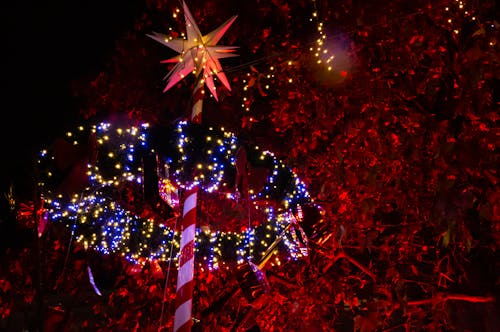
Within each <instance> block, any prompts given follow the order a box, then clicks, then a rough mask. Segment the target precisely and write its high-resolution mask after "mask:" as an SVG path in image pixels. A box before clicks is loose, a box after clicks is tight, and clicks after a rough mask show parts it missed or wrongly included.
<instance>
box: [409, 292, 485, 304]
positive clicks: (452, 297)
mask: <svg viewBox="0 0 500 332" xmlns="http://www.w3.org/2000/svg"><path fill="white" fill-rule="evenodd" d="M445 301H465V302H472V303H493V302H495V298H494V297H493V296H474V295H465V294H445V293H438V294H437V295H436V296H434V297H431V298H430V299H423V300H417V301H409V302H407V304H406V305H407V306H419V305H427V304H435V303H439V302H445Z"/></svg>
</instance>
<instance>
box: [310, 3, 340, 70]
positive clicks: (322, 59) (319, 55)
mask: <svg viewBox="0 0 500 332" xmlns="http://www.w3.org/2000/svg"><path fill="white" fill-rule="evenodd" d="M313 4H314V8H315V9H314V11H313V13H312V15H311V18H310V19H309V20H310V21H311V22H314V23H317V30H318V38H317V39H316V45H314V46H311V47H310V48H309V50H310V51H311V52H312V53H314V56H315V57H316V62H317V63H318V64H325V65H326V68H327V70H328V71H331V70H332V69H333V67H332V65H333V59H335V55H334V54H333V53H332V52H331V51H330V50H329V49H328V47H326V45H325V42H326V40H327V38H328V37H327V35H326V32H325V30H324V27H323V22H322V21H319V20H318V12H317V10H316V1H314V0H313Z"/></svg>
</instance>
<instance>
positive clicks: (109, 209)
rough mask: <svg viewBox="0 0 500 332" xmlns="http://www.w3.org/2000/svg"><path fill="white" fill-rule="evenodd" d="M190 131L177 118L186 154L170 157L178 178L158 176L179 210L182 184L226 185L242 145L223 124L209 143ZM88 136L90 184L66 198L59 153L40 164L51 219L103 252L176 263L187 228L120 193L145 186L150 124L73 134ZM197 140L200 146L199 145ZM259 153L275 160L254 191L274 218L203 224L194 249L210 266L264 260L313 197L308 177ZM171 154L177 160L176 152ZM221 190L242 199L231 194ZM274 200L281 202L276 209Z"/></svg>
mask: <svg viewBox="0 0 500 332" xmlns="http://www.w3.org/2000/svg"><path fill="white" fill-rule="evenodd" d="M189 132H190V131H189V130H188V124H187V123H186V122H180V123H179V124H178V126H177V130H176V133H175V135H176V136H175V138H174V141H175V142H177V143H178V145H177V152H178V154H179V155H180V157H179V158H178V160H177V161H176V162H171V166H172V169H174V172H172V174H171V176H172V181H170V179H168V178H161V179H159V193H160V196H161V197H162V198H163V199H164V200H165V201H167V197H168V199H170V201H169V204H170V205H172V206H174V207H176V208H178V204H179V201H178V196H177V190H178V188H183V189H188V188H190V187H192V186H193V185H198V186H199V187H200V188H201V189H202V190H204V191H205V192H207V193H214V192H216V191H219V190H221V189H226V190H227V189H228V185H227V183H225V182H224V180H225V178H224V175H225V173H224V169H225V168H226V169H227V168H228V167H230V166H231V165H232V166H234V164H235V154H236V151H237V147H238V142H237V139H236V137H235V136H234V135H233V134H231V133H229V132H226V131H224V129H223V128H221V129H220V130H219V131H216V130H214V129H212V128H209V130H208V135H207V136H205V137H204V138H202V140H203V142H204V144H203V147H200V146H199V144H198V143H199V142H197V141H196V139H194V138H193V135H190V134H189ZM89 134H93V135H95V140H96V142H97V143H98V147H97V150H98V151H97V152H98V156H99V158H98V160H97V161H96V163H95V164H93V165H89V166H88V173H87V175H88V178H89V183H90V185H89V186H88V187H87V188H85V189H84V190H82V191H81V192H80V193H78V194H75V195H73V196H72V197H64V195H62V194H60V193H57V190H56V189H55V188H53V187H52V186H51V179H52V178H53V177H57V176H55V174H56V173H57V171H56V170H55V169H54V167H55V166H54V155H53V153H52V152H53V151H48V150H43V151H41V153H40V159H39V165H40V169H41V170H45V173H44V176H42V179H44V180H45V181H42V182H41V183H40V187H41V189H42V192H43V199H44V201H45V202H46V203H47V204H46V209H47V212H48V213H49V216H50V220H51V221H54V222H62V223H64V224H65V225H67V226H68V227H69V228H71V229H72V230H73V231H74V232H75V236H76V237H75V238H76V239H77V241H78V242H80V243H82V244H83V245H84V246H85V247H86V248H87V247H90V248H94V249H96V250H97V251H99V252H102V253H104V254H109V253H112V252H118V253H120V254H121V255H122V256H123V257H125V258H126V259H127V260H129V261H131V262H134V263H139V264H144V263H145V262H146V261H148V260H162V261H168V260H170V259H172V260H173V261H174V262H175V263H176V264H177V262H178V251H179V247H180V238H179V237H180V232H177V231H174V230H172V229H170V228H169V227H168V226H167V225H166V224H165V223H164V221H163V220H162V221H158V220H154V219H152V218H146V217H142V216H139V215H137V214H135V213H133V212H131V211H128V210H127V208H126V207H125V206H124V205H123V206H122V203H121V200H120V199H117V197H118V196H120V195H123V192H124V188H129V189H130V190H132V192H133V193H136V192H140V190H141V188H142V184H143V167H142V156H143V155H144V154H145V153H148V152H151V151H154V149H151V148H150V147H148V142H149V140H148V125H147V124H145V125H141V126H138V127H130V128H125V129H124V128H114V126H112V125H110V124H108V123H102V124H100V125H98V126H93V127H91V129H90V132H89V131H86V130H84V128H83V127H79V128H78V131H77V132H76V133H68V134H67V138H70V139H71V140H72V141H73V145H80V144H82V142H88V138H89ZM192 143H194V144H195V146H196V149H197V150H196V151H193V150H192V149H193V148H194V147H191V146H190V145H191V144H192ZM200 148H201V149H202V150H203V151H205V154H204V155H201V154H200V153H199V149H200ZM254 152H257V155H258V158H257V159H258V160H260V161H265V162H266V163H267V164H269V165H272V169H271V170H270V171H271V175H270V176H269V178H268V180H267V184H266V186H265V187H264V189H263V190H262V191H261V192H258V193H255V192H254V190H252V189H250V190H249V194H250V198H251V201H252V203H253V206H254V207H255V209H258V210H259V211H261V212H264V213H265V215H266V216H267V220H266V222H265V223H263V224H261V225H258V226H256V227H253V228H251V227H248V228H246V229H244V230H243V231H242V232H240V233H238V232H221V231H214V230H210V229H209V228H208V229H207V228H205V229H201V228H198V229H197V231H196V232H197V235H196V245H195V252H196V255H197V257H198V258H199V260H201V261H202V262H203V263H204V264H205V266H206V267H208V269H217V268H220V267H221V266H227V265H226V263H227V262H229V261H232V262H237V263H241V262H243V261H245V260H249V259H257V260H258V259H259V258H261V257H262V255H263V254H264V252H265V251H266V249H267V247H268V246H269V244H270V243H272V242H273V241H274V240H275V239H276V238H277V237H278V235H279V234H280V233H282V231H283V229H284V228H285V227H286V224H287V223H289V222H293V220H291V219H290V218H291V217H290V216H291V214H290V212H289V211H290V208H291V207H292V206H294V207H295V206H299V204H306V203H309V202H310V197H309V194H308V193H307V190H306V187H305V185H304V183H303V182H301V181H300V180H299V179H298V177H297V176H296V175H295V174H294V173H293V172H292V171H291V169H289V168H288V167H286V166H285V165H283V164H282V163H281V162H280V161H279V160H278V159H277V158H276V157H275V156H274V154H272V153H271V152H268V151H263V152H260V150H259V148H258V147H256V148H255V151H254ZM188 153H195V154H197V155H198V157H199V159H200V160H202V161H203V160H205V162H204V163H203V162H201V163H199V162H198V160H197V161H195V162H194V163H193V162H190V160H191V159H193V158H192V157H191V155H189V154H188ZM194 159H195V158H194ZM167 160H176V159H175V158H170V157H169V158H167ZM47 168H48V169H47ZM167 168H168V165H167ZM185 173H187V174H185ZM168 175H169V173H168V172H167V177H168ZM189 177H190V178H192V179H193V180H192V181H191V182H189V180H187V179H188V178H189ZM283 179H286V181H283ZM283 183H285V184H283ZM52 184H53V183H52ZM176 187H177V188H176ZM219 196H221V197H224V198H225V199H233V200H234V199H237V198H236V197H235V195H233V194H232V193H230V192H227V193H225V194H223V195H219ZM272 201H274V203H273V202H272ZM273 206H276V207H277V208H276V212H275V209H274V207H273ZM283 245H284V248H288V249H287V250H288V252H289V253H290V257H292V258H293V259H296V258H298V257H300V255H305V254H307V253H305V252H302V253H300V252H299V251H297V246H298V245H297V243H295V241H293V240H292V241H290V240H289V239H285V241H283ZM171 250H173V252H171ZM174 253H177V254H174ZM273 264H274V263H273ZM276 264H278V263H277V261H276Z"/></svg>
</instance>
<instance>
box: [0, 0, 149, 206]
mask: <svg viewBox="0 0 500 332" xmlns="http://www.w3.org/2000/svg"><path fill="white" fill-rule="evenodd" d="M142 6H143V3H142V1H136V0H133V1H130V0H127V1H118V0H106V1H99V0H78V1H68V0H65V1H64V0H57V1H48V2H47V1H15V2H8V3H5V4H3V5H2V7H3V9H2V10H1V12H2V14H1V15H2V18H1V21H2V25H4V26H3V27H2V33H3V35H4V36H3V38H2V40H3V41H2V44H3V46H4V47H3V48H2V49H3V51H2V53H3V58H4V60H3V61H2V67H3V68H2V75H1V76H2V81H3V82H2V86H3V88H2V90H3V91H2V95H3V97H2V110H1V121H0V123H1V137H0V142H1V145H0V148H1V153H2V155H1V173H0V186H1V191H2V193H1V194H2V196H4V193H5V191H6V190H8V188H9V186H10V185H13V188H14V192H15V193H16V194H17V195H18V197H20V198H22V199H24V198H29V197H30V196H31V197H32V195H33V193H32V191H33V190H32V188H33V169H34V163H35V161H36V158H37V154H38V151H39V150H40V149H41V148H44V147H46V144H48V143H50V142H51V141H52V140H53V139H54V138H55V137H56V136H57V135H59V134H60V133H62V132H63V130H64V128H68V127H70V126H71V124H73V123H77V122H78V121H79V120H80V115H79V110H78V105H76V103H75V101H74V99H73V97H72V82H73V81H74V80H79V79H84V78H85V79H87V78H92V77H95V76H96V75H97V74H98V73H99V72H100V71H101V70H102V69H103V66H104V64H105V63H106V61H109V56H110V54H111V52H112V51H113V48H114V41H115V39H116V38H117V37H119V36H120V35H122V34H124V33H125V32H126V31H128V30H130V29H132V27H133V24H134V20H135V18H136V17H137V16H138V15H140V14H141V7H142ZM2 199H3V197H2Z"/></svg>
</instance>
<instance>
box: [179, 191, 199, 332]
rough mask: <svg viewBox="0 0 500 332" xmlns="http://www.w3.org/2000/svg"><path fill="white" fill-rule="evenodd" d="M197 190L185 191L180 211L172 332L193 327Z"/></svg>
mask: <svg viewBox="0 0 500 332" xmlns="http://www.w3.org/2000/svg"><path fill="white" fill-rule="evenodd" d="M197 194H198V188H197V187H194V188H193V189H190V190H188V191H186V193H185V195H184V202H183V209H182V234H181V247H180V256H179V269H178V272H177V290H176V299H175V315H174V332H177V331H180V332H189V331H191V327H192V325H193V319H192V317H191V309H192V305H193V286H194V279H193V275H194V241H195V230H196V200H197Z"/></svg>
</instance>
